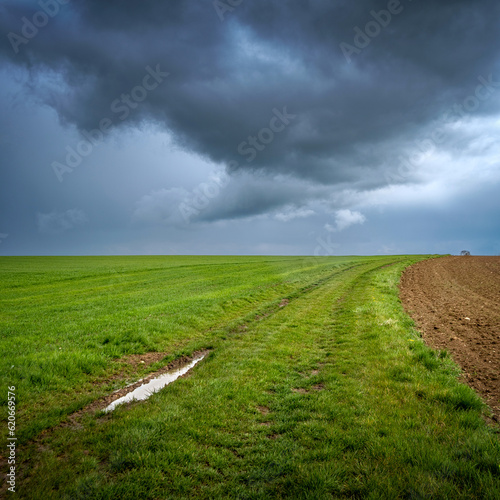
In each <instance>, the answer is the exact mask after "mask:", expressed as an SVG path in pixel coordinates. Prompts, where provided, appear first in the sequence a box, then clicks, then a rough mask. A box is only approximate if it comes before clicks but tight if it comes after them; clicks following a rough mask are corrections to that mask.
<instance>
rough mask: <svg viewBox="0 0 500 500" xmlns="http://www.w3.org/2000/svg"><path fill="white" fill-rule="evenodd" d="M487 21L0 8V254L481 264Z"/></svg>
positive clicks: (494, 2) (498, 100) (494, 74)
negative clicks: (376, 257)
mask: <svg viewBox="0 0 500 500" xmlns="http://www.w3.org/2000/svg"><path fill="white" fill-rule="evenodd" d="M499 21H500V3H499V2H498V0H491V1H489V0H482V1H477V0H470V1H469V0H462V1H459V0H455V1H452V0H441V1H439V2H437V1H424V0H413V1H411V0H401V1H398V0H389V1H387V0H384V1H367V0H357V1H355V2H354V1H347V0H288V1H287V0H216V1H214V0H168V1H166V0H158V1H155V0H149V1H139V0H135V1H131V0H107V1H106V2H103V1H102V0H100V1H98V0H78V1H77V0H73V1H70V0H40V1H31V0H3V1H1V2H0V34H1V42H0V255H50V254H54V255H65V254H68V255H87V254H98V255H105V254H273V255H277V254H283V255H347V254H365V255H371V254H401V253H452V254H457V253H459V252H460V251H461V250H464V249H466V250H470V251H471V252H472V253H473V254H493V255H498V254H500V140H499V138H500V22H499Z"/></svg>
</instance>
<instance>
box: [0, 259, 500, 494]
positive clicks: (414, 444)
mask: <svg viewBox="0 0 500 500" xmlns="http://www.w3.org/2000/svg"><path fill="white" fill-rule="evenodd" d="M423 258H427V257H424V256H392V257H325V258H306V257H64V258H63V257H43V258H42V257H40V258H38V257H37V258H35V257H33V258H29V257H3V258H0V273H1V280H0V289H1V294H0V301H1V308H0V331H1V353H2V357H1V359H0V363H1V370H0V373H1V377H2V390H1V393H0V401H1V405H2V413H3V415H4V416H5V417H6V416H7V408H8V406H7V392H8V387H9V386H15V387H16V390H15V392H16V398H17V400H16V403H17V407H16V436H17V438H18V441H17V450H16V452H17V455H16V475H17V482H16V494H15V495H16V497H19V498H33V499H51V498H54V499H59V498H68V499H70V498H71V499H73V498H75V499H79V498H82V499H83V498H85V499H87V498H88V499H115V498H116V499H118V498H120V499H163V498H165V499H166V498H186V499H188V498H262V499H265V498H310V499H321V498H370V499H375V498H390V499H392V498H408V499H420V498H433V499H434V498H438V499H440V498H443V499H458V498H463V499H466V498H467V499H468V498H477V499H498V498H500V440H499V434H498V429H497V428H493V427H491V426H488V425H487V424H486V423H485V422H484V420H483V418H482V415H484V414H485V413H487V411H488V410H487V408H485V407H484V405H483V404H482V402H481V400H480V399H479V398H478V397H477V396H476V394H475V393H474V392H473V391H472V390H471V389H469V388H468V387H467V386H465V385H463V384H461V383H459V381H458V376H459V370H458V368H457V367H456V365H454V363H453V362H452V361H451V360H450V358H449V357H448V355H447V353H446V352H435V351H432V350H431V349H429V348H427V347H426V346H425V345H424V343H423V342H422V341H421V339H420V337H419V335H418V333H417V332H416V330H415V329H414V325H413V323H412V321H411V319H410V318H409V317H408V316H407V315H406V314H405V313H404V311H403V310H402V307H401V304H400V302H399V299H398V288H397V285H398V281H399V277H400V274H401V272H402V270H403V269H404V268H405V267H406V266H407V265H409V264H411V263H413V262H416V261H418V260H421V259H423ZM285 299H286V300H285ZM201 349H210V350H211V351H210V354H209V355H208V356H207V357H206V358H205V359H204V360H203V361H202V362H200V363H199V364H198V365H196V367H195V368H194V369H193V370H192V372H191V373H190V375H189V376H187V377H185V378H181V379H179V380H177V381H176V382H175V383H173V384H171V385H169V386H167V387H166V388H164V389H163V390H162V391H161V392H159V393H157V394H154V395H153V396H152V397H151V398H150V399H148V400H147V401H145V402H136V403H132V404H130V405H126V406H121V407H118V408H117V409H116V410H115V411H114V412H112V413H110V414H104V413H102V412H99V413H94V412H90V413H84V414H83V415H82V416H81V417H80V418H79V419H78V420H77V421H76V420H71V419H70V420H68V417H69V415H71V414H72V413H74V412H75V411H77V410H80V409H82V408H84V407H85V406H87V405H88V404H90V403H91V402H92V401H95V400H96V399H98V398H100V397H102V396H104V395H106V394H109V393H111V392H112V391H113V390H115V389H118V388H120V387H123V386H125V385H126V384H127V383H130V382H131V381H133V380H134V379H138V378H140V377H142V376H144V375H145V374H147V373H149V372H152V371H155V370H157V369H159V368H161V367H162V366H165V365H166V364H168V363H169V362H171V361H172V360H174V359H176V358H178V357H180V356H182V355H189V354H191V353H193V352H194V351H197V350H201ZM147 352H159V353H164V357H160V358H162V359H161V360H160V361H158V362H156V363H155V364H153V365H151V366H146V367H144V368H139V369H138V370H135V369H133V368H132V367H131V365H130V364H127V363H125V360H126V359H127V356H128V355H132V354H142V353H147ZM5 421H6V418H5ZM1 439H2V442H3V443H6V442H7V441H6V440H7V424H5V425H4V426H3V429H2V433H1ZM2 449H6V448H5V445H4V444H3V445H2ZM2 453H5V452H2ZM2 491H3V492H4V493H5V489H3V490H2ZM6 494H9V493H8V492H6Z"/></svg>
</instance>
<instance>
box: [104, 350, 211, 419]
mask: <svg viewBox="0 0 500 500" xmlns="http://www.w3.org/2000/svg"><path fill="white" fill-rule="evenodd" d="M205 356H206V355H205V354H203V356H200V357H199V358H196V359H193V361H191V362H190V363H189V364H187V365H186V366H183V367H182V368H179V369H177V370H174V371H171V372H168V373H164V374H163V375H160V376H158V377H156V378H154V379H152V380H150V381H149V382H147V383H146V384H144V385H141V386H140V387H137V389H134V390H133V391H132V392H129V393H128V394H125V396H123V397H121V398H120V399H117V400H115V401H113V402H112V403H111V404H110V405H109V406H107V407H106V408H105V409H104V411H105V412H106V413H107V412H109V411H113V410H114V409H115V408H116V407H117V406H118V405H121V404H123V403H129V402H130V401H134V400H135V401H142V400H144V399H148V398H149V397H150V396H151V394H153V393H155V392H158V391H159V390H160V389H163V387H165V386H166V385H168V384H170V383H172V382H173V381H174V380H177V379H178V378H179V377H181V376H182V375H184V374H185V373H187V372H188V371H189V370H191V368H193V366H194V365H196V363H198V362H199V361H201V360H202V359H203V358H204V357H205Z"/></svg>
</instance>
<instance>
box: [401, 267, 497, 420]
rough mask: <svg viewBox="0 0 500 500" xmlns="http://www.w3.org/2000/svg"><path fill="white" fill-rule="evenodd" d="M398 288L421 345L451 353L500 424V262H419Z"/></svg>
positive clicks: (410, 269)
mask: <svg viewBox="0 0 500 500" xmlns="http://www.w3.org/2000/svg"><path fill="white" fill-rule="evenodd" d="M400 288H401V300H402V302H403V305H404V307H405V308H406V310H407V311H408V313H409V314H410V315H411V317H412V318H413V319H414V321H415V323H416V324H417V327H418V329H419V330H420V331H421V332H422V337H423V339H424V340H425V342H426V343H427V344H428V345H430V346H431V347H433V348H436V349H447V350H448V351H449V352H450V353H451V355H452V357H453V359H454V360H455V361H456V362H457V363H458V364H459V365H460V366H461V367H462V369H463V370H464V379H465V381H466V382H467V383H468V384H469V385H470V386H471V387H473V388H474V389H475V390H476V391H477V392H478V393H479V394H481V396H482V397H483V399H484V400H485V401H486V403H487V404H488V405H489V406H490V408H491V409H492V411H493V413H494V419H495V420H496V421H497V422H498V421H500V257H442V258H439V259H431V260H426V261H423V262H419V263H417V264H415V265H413V266H411V267H409V268H408V269H407V270H406V271H405V272H404V274H403V276H402V279H401V287H400Z"/></svg>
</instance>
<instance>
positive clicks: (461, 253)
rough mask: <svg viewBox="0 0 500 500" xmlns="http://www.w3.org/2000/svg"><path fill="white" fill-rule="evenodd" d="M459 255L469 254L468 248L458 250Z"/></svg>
mask: <svg viewBox="0 0 500 500" xmlns="http://www.w3.org/2000/svg"><path fill="white" fill-rule="evenodd" d="M460 255H470V252H469V250H462V251H461V252H460Z"/></svg>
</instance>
